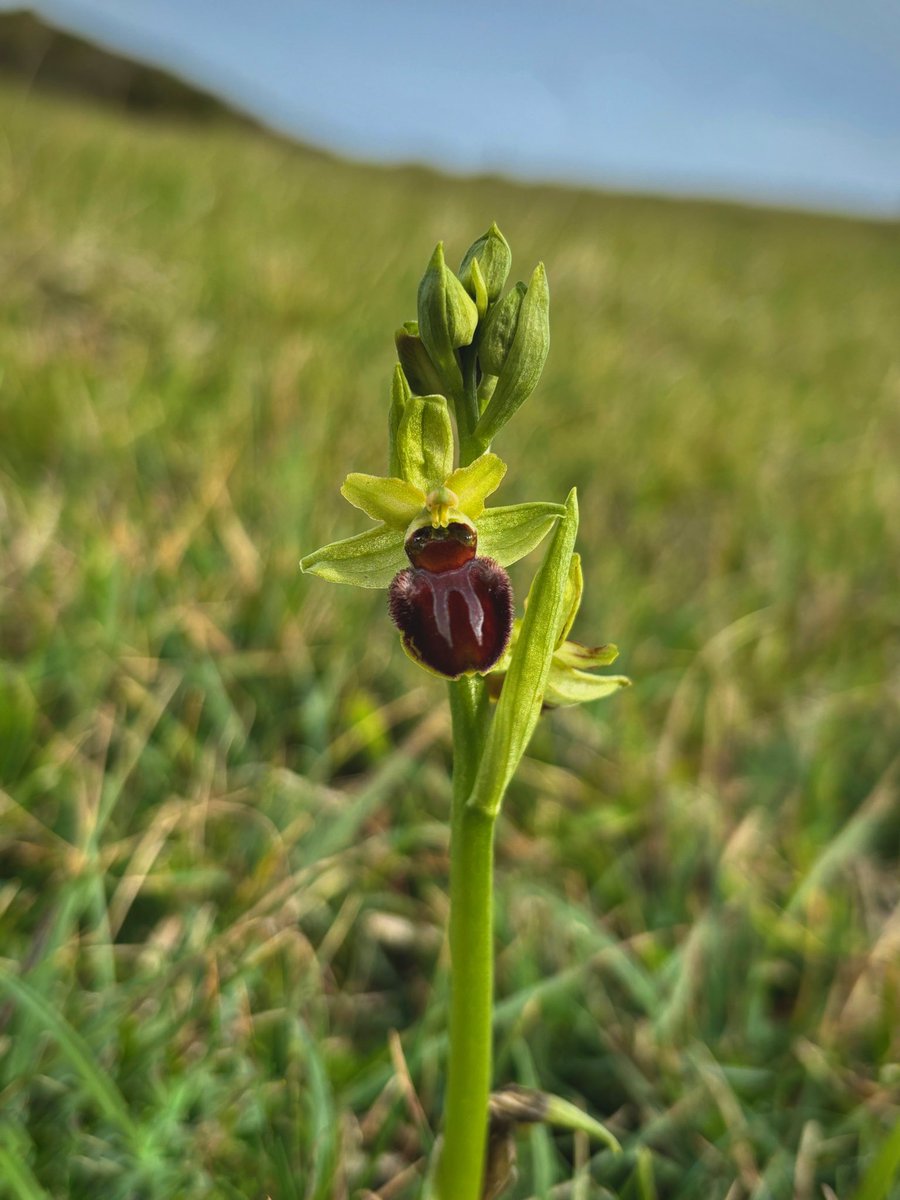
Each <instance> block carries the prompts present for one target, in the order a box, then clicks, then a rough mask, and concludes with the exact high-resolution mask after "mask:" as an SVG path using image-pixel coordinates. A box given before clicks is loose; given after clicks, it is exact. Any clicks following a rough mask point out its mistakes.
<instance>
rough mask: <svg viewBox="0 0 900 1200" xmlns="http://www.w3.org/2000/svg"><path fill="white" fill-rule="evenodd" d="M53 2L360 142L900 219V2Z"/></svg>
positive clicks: (510, 170)
mask: <svg viewBox="0 0 900 1200" xmlns="http://www.w3.org/2000/svg"><path fill="white" fill-rule="evenodd" d="M12 6H13V5H12V3H11V0H0V7H12ZM34 7H35V8H36V9H37V10H38V11H40V12H43V13H44V14H45V15H46V16H47V17H48V18H50V19H52V20H54V21H55V22H57V23H59V24H63V25H65V26H67V27H69V28H74V29H80V30H83V31H86V32H87V33H89V34H91V35H93V36H95V37H98V38H100V39H102V40H103V41H104V42H106V43H107V44H110V45H113V46H115V47H117V48H120V49H123V50H126V51H128V52H130V53H132V54H136V55H138V56H140V57H142V58H144V59H147V60H148V61H153V62H159V63H162V64H164V65H170V66H172V67H174V68H175V69H176V70H177V71H178V72H179V73H180V74H182V75H185V76H188V77H190V78H193V79H195V80H197V81H198V82H201V83H203V84H204V85H205V86H207V87H210V88H212V89H213V90H216V91H219V92H221V93H224V94H225V95H227V96H229V97H230V98H232V99H233V100H235V101H236V102H237V103H238V104H240V105H241V106H242V107H244V108H247V109H249V110H250V111H251V112H253V113H254V114H256V115H258V116H260V117H262V118H263V119H264V120H266V121H268V122H269V123H271V124H273V125H275V126H276V127H278V128H280V129H282V130H285V131H287V132H289V133H292V134H295V135H296V136H298V137H299V138H301V139H303V140H306V141H309V142H311V143H313V144H316V145H320V146H325V147H328V148H330V149H333V150H336V151H338V152H340V153H345V154H349V155H352V156H354V157H357V158H364V159H370V160H375V161H388V162H399V161H409V160H415V161H419V162H426V163H431V164H434V165H435V166H439V167H444V168H447V169H450V170H453V171H461V172H485V171H493V172H502V173H505V174H509V175H513V176H516V177H520V178H526V179H552V180H562V181H570V180H571V181H575V182H586V183H589V184H596V185H598V186H610V187H619V188H622V187H624V188H636V189H641V190H649V191H657V192H675V193H689V194H701V195H710V196H726V197H734V198H737V199H745V200H751V201H752V200H761V201H766V202H773V203H786V204H794V205H799V206H801V207H809V208H819V209H828V208H833V209H838V210H844V211H857V212H864V213H876V214H889V215H900V3H898V0H852V2H851V0H845V2H839V0H615V2H613V0H556V3H547V0H542V2H537V0H516V2H512V0H497V2H495V3H493V4H492V3H489V0H479V2H476V0H456V2H455V3H453V4H450V3H446V2H445V0H331V2H330V3H308V2H303V0H43V2H41V3H37V4H35V5H34Z"/></svg>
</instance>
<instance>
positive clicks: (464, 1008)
mask: <svg viewBox="0 0 900 1200" xmlns="http://www.w3.org/2000/svg"><path fill="white" fill-rule="evenodd" d="M450 704H451V712H452V716H453V818H452V830H451V849H450V960H451V1005H450V1054H449V1063H448V1073H447V1093H446V1100H445V1105H444V1144H443V1150H442V1152H441V1159H440V1164H439V1167H438V1176H437V1192H438V1196H439V1197H440V1200H480V1197H481V1187H482V1177H483V1174H484V1153H485V1141H486V1136H487V1105H488V1093H489V1091H490V1085H491V1008H492V1000H493V846H494V821H493V819H492V818H491V817H489V816H486V815H485V814H484V813H483V812H482V811H479V810H478V809H473V808H469V807H467V806H466V800H467V798H468V795H469V792H470V791H471V788H472V784H473V783H474V781H475V775H476V773H477V770H478V761H479V757H480V751H481V747H482V743H483V732H484V730H483V724H484V716H485V707H486V698H485V694H484V684H483V682H482V681H481V680H480V679H479V680H460V681H459V682H458V683H452V684H451V685H450Z"/></svg>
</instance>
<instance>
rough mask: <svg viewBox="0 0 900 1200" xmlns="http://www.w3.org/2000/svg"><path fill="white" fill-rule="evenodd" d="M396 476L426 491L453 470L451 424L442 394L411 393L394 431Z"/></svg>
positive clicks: (442, 480) (437, 484) (436, 485)
mask: <svg viewBox="0 0 900 1200" xmlns="http://www.w3.org/2000/svg"><path fill="white" fill-rule="evenodd" d="M397 460H398V464H399V467H400V471H399V475H400V476H401V478H403V479H405V480H406V482H407V483H411V484H413V486H414V487H417V488H421V489H422V491H423V492H426V493H427V492H429V491H430V490H431V489H432V488H434V487H439V486H440V485H441V484H442V483H443V482H444V480H445V479H446V478H447V476H448V475H449V474H450V472H451V471H452V470H453V426H452V425H451V423H450V410H449V409H448V407H447V401H446V399H445V398H444V397H443V396H410V398H409V400H407V402H406V407H405V408H404V410H403V416H402V418H401V420H400V427H399V429H398V430H397Z"/></svg>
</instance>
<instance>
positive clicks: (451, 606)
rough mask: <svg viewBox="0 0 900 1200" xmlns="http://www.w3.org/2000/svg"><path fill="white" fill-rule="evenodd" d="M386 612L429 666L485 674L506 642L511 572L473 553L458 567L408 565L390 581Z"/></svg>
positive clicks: (443, 671)
mask: <svg viewBox="0 0 900 1200" xmlns="http://www.w3.org/2000/svg"><path fill="white" fill-rule="evenodd" d="M466 549H467V548H466ZM426 557H427V556H426ZM420 561H421V560H420ZM390 613H391V618H392V620H393V621H394V624H395V625H396V626H397V628H398V629H399V630H400V632H401V634H402V635H403V642H404V645H405V646H406V648H407V650H408V651H409V652H410V654H412V656H413V657H414V658H416V659H417V660H418V661H419V662H421V663H423V664H424V665H425V666H427V667H430V668H431V670H433V671H437V672H438V674H440V675H445V676H447V677H448V678H450V679H458V678H459V676H460V675H463V674H466V673H467V672H470V671H477V672H480V673H484V672H486V671H489V670H490V669H491V667H493V666H494V664H495V663H496V662H497V661H498V660H499V658H500V657H501V655H502V654H503V652H504V650H505V649H506V647H507V645H508V644H509V637H510V633H511V631H512V620H513V600H512V588H511V586H510V582H509V576H508V575H507V574H506V572H505V571H504V570H503V568H502V567H501V566H500V565H499V564H498V563H496V562H494V561H493V559H490V558H477V557H474V552H473V556H472V557H469V558H467V559H466V560H464V561H463V563H462V564H461V565H459V566H447V567H444V568H443V569H440V570H429V569H427V568H426V567H423V566H413V567H407V568H406V570H404V571H400V572H399V574H397V575H396V576H395V577H394V580H393V582H392V584H391V588H390Z"/></svg>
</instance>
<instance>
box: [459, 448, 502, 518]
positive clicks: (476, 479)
mask: <svg viewBox="0 0 900 1200" xmlns="http://www.w3.org/2000/svg"><path fill="white" fill-rule="evenodd" d="M505 474H506V463H505V462H504V461H503V459H502V458H498V456H497V455H496V454H490V453H488V454H482V455H480V456H479V457H478V458H476V459H475V461H474V462H473V463H469V465H468V466H467V467H459V468H457V470H455V471H454V472H453V474H452V475H448V477H447V487H448V488H450V490H451V491H452V492H456V495H457V496H458V498H459V503H458V504H457V508H458V509H459V510H460V512H464V513H465V514H466V516H467V517H471V518H472V520H473V521H475V520H477V519H478V517H480V516H481V514H482V513H483V512H484V501H485V498H486V497H487V496H490V494H491V492H496V490H497V488H498V487H499V486H500V481H501V480H502V479H503V476H504V475H505Z"/></svg>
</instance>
